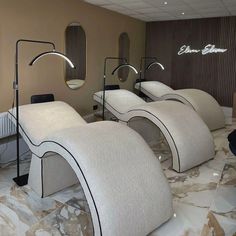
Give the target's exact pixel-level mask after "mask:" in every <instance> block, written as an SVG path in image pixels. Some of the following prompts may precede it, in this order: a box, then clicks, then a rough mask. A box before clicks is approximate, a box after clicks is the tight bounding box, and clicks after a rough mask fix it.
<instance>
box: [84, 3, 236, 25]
mask: <svg viewBox="0 0 236 236" xmlns="http://www.w3.org/2000/svg"><path fill="white" fill-rule="evenodd" d="M84 1H85V2H88V3H91V4H94V5H97V6H100V7H104V8H107V9H109V10H112V11H116V12H119V13H121V14H124V15H128V16H131V17H134V18H137V19H140V20H143V21H164V20H181V19H194V18H206V17H218V16H232V15H236V0H84ZM166 3H167V4H166Z"/></svg>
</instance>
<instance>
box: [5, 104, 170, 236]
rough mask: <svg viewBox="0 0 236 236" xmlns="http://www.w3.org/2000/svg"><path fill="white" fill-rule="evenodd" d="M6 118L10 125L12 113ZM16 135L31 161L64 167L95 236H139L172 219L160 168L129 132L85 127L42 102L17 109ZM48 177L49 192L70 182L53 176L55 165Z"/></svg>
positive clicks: (66, 109)
mask: <svg viewBox="0 0 236 236" xmlns="http://www.w3.org/2000/svg"><path fill="white" fill-rule="evenodd" d="M9 116H10V118H11V119H12V120H13V121H14V122H15V110H13V111H12V110H10V111H9ZM20 132H21V135H22V136H23V138H24V140H25V141H26V143H27V144H28V145H29V147H30V149H31V151H32V153H33V157H34V158H38V159H40V160H41V162H42V163H43V161H44V160H45V159H50V157H51V156H50V155H48V153H56V154H57V155H58V156H60V158H63V159H64V160H65V161H66V163H68V164H69V166H70V167H71V169H70V171H71V172H74V173H75V174H76V176H77V178H78V180H79V181H80V183H81V185H82V187H83V190H84V193H85V196H86V199H87V201H88V204H89V208H90V212H91V216H92V221H93V227H94V235H95V236H98V235H100V236H101V235H103V236H111V235H114V236H115V235H117V236H119V235H124V236H130V235H137V236H144V235H147V234H149V233H150V232H151V231H153V230H154V229H155V228H157V227H158V226H160V225H161V224H162V223H164V222H165V221H167V220H168V219H169V218H170V217H171V216H172V214H173V211H172V201H171V192H170V188H169V185H168V183H167V180H166V178H165V176H164V174H163V172H162V169H161V167H160V164H159V162H158V161H157V160H156V158H155V155H154V154H153V152H152V151H151V150H150V148H149V147H148V146H147V145H146V143H145V141H144V140H143V139H142V138H141V137H140V135H139V134H137V133H136V132H134V131H133V130H132V129H130V128H128V127H126V126H124V125H121V124H119V123H116V122H110V121H108V122H107V121H104V122H95V123H91V124H87V123H86V122H85V121H84V120H83V119H82V118H81V116H80V115H79V114H78V113H77V112H76V111H75V110H74V109H73V108H71V107H70V106H69V105H67V104H65V103H63V102H48V103H41V104H40V103H39V104H30V105H24V106H21V107H20ZM114 133H115V135H114ZM42 163H41V165H42ZM33 168H36V167H35V166H34V167H33ZM37 168H38V169H40V168H43V169H45V168H48V165H47V163H46V165H44V166H41V167H40V166H38V167H37ZM66 170H67V171H68V168H67V167H66ZM48 172H49V173H50V174H51V177H52V175H53V178H48V179H47V181H46V182H51V186H52V185H54V184H55V183H56V182H57V181H60V180H61V179H62V178H67V176H68V175H69V176H70V173H68V172H65V171H63V168H61V171H59V169H58V168H57V161H56V159H55V161H54V168H53V165H52V166H51V169H49V170H48ZM42 173H44V172H42ZM31 177H32V176H31ZM41 177H42V178H44V177H45V176H41ZM72 179H73V178H72ZM29 181H30V180H29ZM56 184H57V183H56ZM42 188H43V186H42ZM130 219H132V224H130Z"/></svg>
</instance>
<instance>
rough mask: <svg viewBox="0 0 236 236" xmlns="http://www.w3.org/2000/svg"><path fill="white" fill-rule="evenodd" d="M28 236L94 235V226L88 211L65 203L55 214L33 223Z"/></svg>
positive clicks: (27, 233)
mask: <svg viewBox="0 0 236 236" xmlns="http://www.w3.org/2000/svg"><path fill="white" fill-rule="evenodd" d="M26 235H27V236H36V235H37V236H38V235H45V236H46V235H48V236H49V235H71V236H72V235H74V236H76V235H78V236H90V235H93V226H92V221H91V218H90V217H89V215H88V213H86V212H84V211H81V210H80V209H78V208H75V207H72V206H68V205H64V206H62V207H61V208H59V209H57V210H56V211H55V212H53V214H50V215H48V216H47V217H45V218H44V219H43V220H42V221H40V222H38V223H37V224H35V225H33V226H32V227H31V228H30V230H28V231H27V232H26Z"/></svg>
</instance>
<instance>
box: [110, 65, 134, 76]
mask: <svg viewBox="0 0 236 236" xmlns="http://www.w3.org/2000/svg"><path fill="white" fill-rule="evenodd" d="M123 67H129V68H130V69H132V70H133V71H134V72H135V74H138V71H137V70H136V68H135V67H134V66H132V65H130V64H128V63H125V64H120V65H119V66H117V67H116V68H115V69H114V70H113V71H112V73H111V74H112V75H114V73H115V72H116V71H117V70H119V69H121V68H123Z"/></svg>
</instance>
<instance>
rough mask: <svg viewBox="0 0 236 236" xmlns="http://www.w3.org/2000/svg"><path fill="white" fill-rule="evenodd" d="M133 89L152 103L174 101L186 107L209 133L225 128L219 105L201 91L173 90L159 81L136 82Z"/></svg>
mask: <svg viewBox="0 0 236 236" xmlns="http://www.w3.org/2000/svg"><path fill="white" fill-rule="evenodd" d="M135 88H136V89H138V90H140V91H141V92H143V93H144V94H145V95H146V96H148V97H149V98H150V99H151V100H153V101H163V100H174V101H179V102H181V103H183V104H185V105H188V106H189V107H191V108H192V109H193V110H195V111H196V112H197V113H198V114H199V116H200V117H201V118H202V119H203V121H204V122H205V123H206V125H207V126H208V128H209V129H210V130H211V131H213V130H216V129H220V128H224V127H225V118H224V113H223V111H222V109H221V107H220V105H219V104H218V102H217V101H216V100H215V99H214V98H213V97H212V96H211V95H210V94H208V93H206V92H204V91H202V90H199V89H178V90H173V89H172V88H170V87H169V86H167V85H165V84H163V83H161V82H159V81H144V82H141V83H140V82H138V83H136V84H135Z"/></svg>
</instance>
